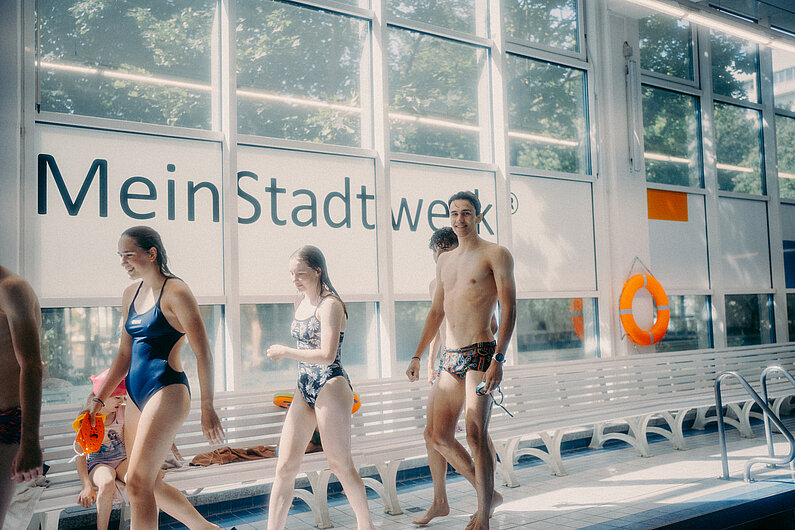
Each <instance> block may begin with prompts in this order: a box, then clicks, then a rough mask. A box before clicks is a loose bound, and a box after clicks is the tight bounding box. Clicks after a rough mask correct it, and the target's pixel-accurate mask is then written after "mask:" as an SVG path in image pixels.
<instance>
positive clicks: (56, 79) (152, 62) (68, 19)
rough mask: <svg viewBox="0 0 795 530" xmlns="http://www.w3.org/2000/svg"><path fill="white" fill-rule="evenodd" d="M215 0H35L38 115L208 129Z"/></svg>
mask: <svg viewBox="0 0 795 530" xmlns="http://www.w3.org/2000/svg"><path fill="white" fill-rule="evenodd" d="M216 4H217V2H216V1H215V0H174V1H172V2H151V3H148V4H147V7H144V6H143V5H137V3H135V2H131V3H129V4H128V3H120V2H92V3H91V5H90V6H87V5H85V2H78V1H76V0H71V1H66V2H63V1H55V0H41V1H40V2H38V9H39V11H38V16H39V25H40V32H39V40H40V49H39V61H40V63H39V66H40V89H41V96H40V97H41V101H40V103H41V110H45V111H53V112H62V113H67V114H80V115H84V116H96V117H100V118H115V119H119V120H127V121H135V122H146V123H156V124H162V125H177V126H181V127H193V128H200V129H209V128H210V127H211V114H212V100H211V93H210V86H211V80H210V78H211V73H210V72H211V66H210V65H211V60H210V56H211V41H212V31H213V29H212V28H213V24H214V23H215V22H216V16H217V13H216Z"/></svg>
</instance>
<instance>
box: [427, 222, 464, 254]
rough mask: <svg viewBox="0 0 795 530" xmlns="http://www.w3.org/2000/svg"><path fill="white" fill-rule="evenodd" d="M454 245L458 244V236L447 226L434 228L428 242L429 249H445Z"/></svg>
mask: <svg viewBox="0 0 795 530" xmlns="http://www.w3.org/2000/svg"><path fill="white" fill-rule="evenodd" d="M456 246H458V236H457V235H455V232H453V229H452V228H450V227H449V226H445V227H443V228H440V229H438V230H435V231H434V232H433V234H432V235H431V240H430V241H429V242H428V248H430V249H431V250H436V247H439V248H441V249H445V250H446V249H449V248H452V247H456Z"/></svg>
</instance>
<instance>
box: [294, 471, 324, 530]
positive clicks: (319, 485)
mask: <svg viewBox="0 0 795 530" xmlns="http://www.w3.org/2000/svg"><path fill="white" fill-rule="evenodd" d="M306 477H307V478H308V479H309V484H310V485H311V486H312V491H311V492H309V491H307V490H305V489H300V488H297V489H296V490H295V491H294V492H293V495H294V496H295V497H298V498H299V499H301V500H302V501H304V502H305V503H306V504H307V505H308V506H309V508H310V509H311V510H312V515H314V516H315V526H317V527H318V528H333V527H334V525H333V524H331V517H329V512H328V481H329V479H330V478H331V470H329V469H324V470H323V471H310V472H308V473H307V474H306Z"/></svg>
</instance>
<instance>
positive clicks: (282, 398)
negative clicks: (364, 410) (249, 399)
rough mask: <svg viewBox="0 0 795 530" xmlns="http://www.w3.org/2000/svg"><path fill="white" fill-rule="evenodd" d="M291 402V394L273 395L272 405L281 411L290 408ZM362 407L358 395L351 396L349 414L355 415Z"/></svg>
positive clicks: (280, 393)
mask: <svg viewBox="0 0 795 530" xmlns="http://www.w3.org/2000/svg"><path fill="white" fill-rule="evenodd" d="M292 402H293V393H292V392H279V393H278V394H274V395H273V404H274V405H276V406H277V407H281V408H283V409H288V408H290V404H291V403H292ZM361 406H362V400H361V399H359V395H358V394H356V393H355V392H354V394H353V409H352V410H351V414H355V413H356V411H357V410H359V408H360V407H361Z"/></svg>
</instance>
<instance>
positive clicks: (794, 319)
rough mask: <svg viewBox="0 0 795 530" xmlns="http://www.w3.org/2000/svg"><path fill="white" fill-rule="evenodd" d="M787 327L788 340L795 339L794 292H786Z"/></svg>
mask: <svg viewBox="0 0 795 530" xmlns="http://www.w3.org/2000/svg"><path fill="white" fill-rule="evenodd" d="M787 328H788V329H789V340H790V342H793V341H795V293H789V294H787Z"/></svg>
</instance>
